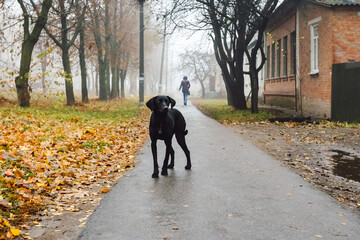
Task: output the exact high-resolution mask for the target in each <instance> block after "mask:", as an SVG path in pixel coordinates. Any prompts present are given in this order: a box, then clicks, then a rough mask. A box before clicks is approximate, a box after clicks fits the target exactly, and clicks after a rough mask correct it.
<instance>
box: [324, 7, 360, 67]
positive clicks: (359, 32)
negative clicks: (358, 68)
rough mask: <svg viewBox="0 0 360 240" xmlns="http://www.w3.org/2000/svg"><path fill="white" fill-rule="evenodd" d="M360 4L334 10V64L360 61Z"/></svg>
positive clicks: (332, 18)
mask: <svg viewBox="0 0 360 240" xmlns="http://www.w3.org/2000/svg"><path fill="white" fill-rule="evenodd" d="M359 14H360V6H352V7H351V8H344V7H339V8H337V9H335V10H334V11H333V12H332V16H331V18H330V19H331V23H332V30H333V46H334V47H333V53H334V64H335V63H344V62H348V61H349V60H350V59H351V60H355V61H360V16H359Z"/></svg>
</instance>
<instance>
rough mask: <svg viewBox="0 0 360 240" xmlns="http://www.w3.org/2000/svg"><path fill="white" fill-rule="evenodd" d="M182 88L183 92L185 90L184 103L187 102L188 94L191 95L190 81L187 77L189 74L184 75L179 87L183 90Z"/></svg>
mask: <svg viewBox="0 0 360 240" xmlns="http://www.w3.org/2000/svg"><path fill="white" fill-rule="evenodd" d="M181 88H182V92H183V95H184V105H186V104H187V96H188V95H190V90H189V88H190V82H189V80H188V78H187V76H184V77H183V80H182V81H181V84H180V88H179V91H180V90H181Z"/></svg>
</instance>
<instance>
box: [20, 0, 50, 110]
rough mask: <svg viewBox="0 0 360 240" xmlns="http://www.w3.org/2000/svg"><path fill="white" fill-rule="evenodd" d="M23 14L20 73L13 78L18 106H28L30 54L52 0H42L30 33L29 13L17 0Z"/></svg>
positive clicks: (43, 24) (21, 2)
mask: <svg viewBox="0 0 360 240" xmlns="http://www.w3.org/2000/svg"><path fill="white" fill-rule="evenodd" d="M18 3H19V4H20V6H21V8H22V10H23V15H24V24H23V27H24V41H23V43H22V45H21V60H20V73H19V76H17V77H16V78H15V85H16V92H17V97H18V104H19V106H20V107H30V94H29V74H30V63H31V56H32V52H33V50H34V46H35V44H36V43H37V41H38V40H39V37H40V33H41V31H42V29H43V28H44V26H45V24H46V22H47V17H48V12H49V9H50V7H51V4H52V0H44V2H43V4H42V7H41V11H40V14H39V16H38V18H37V20H36V22H35V26H34V28H33V30H32V32H31V34H30V32H29V15H28V13H27V11H26V8H25V6H24V3H23V1H21V0H18Z"/></svg>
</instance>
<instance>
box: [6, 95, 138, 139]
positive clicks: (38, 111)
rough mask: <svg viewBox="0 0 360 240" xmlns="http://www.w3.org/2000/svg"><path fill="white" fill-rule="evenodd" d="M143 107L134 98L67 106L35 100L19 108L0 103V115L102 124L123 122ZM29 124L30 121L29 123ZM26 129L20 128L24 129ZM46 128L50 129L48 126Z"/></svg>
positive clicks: (56, 102)
mask: <svg viewBox="0 0 360 240" xmlns="http://www.w3.org/2000/svg"><path fill="white" fill-rule="evenodd" d="M143 110H144V107H139V104H138V100H137V99H135V98H129V99H116V100H111V101H104V102H102V101H97V100H92V101H91V102H90V103H89V104H77V105H76V106H74V107H67V106H65V105H64V104H62V103H61V104H60V102H59V101H49V104H46V102H37V103H36V105H35V104H32V105H31V107H29V108H21V107H18V106H16V105H8V104H5V105H2V106H1V104H0V116H2V117H5V116H11V115H12V116H14V115H15V116H16V115H19V116H26V115H27V114H30V115H33V116H36V117H39V122H38V123H37V124H39V125H41V124H42V123H41V120H40V119H42V118H54V119H57V120H59V121H60V122H76V123H77V122H79V123H86V122H88V121H97V122H101V123H103V124H109V123H112V122H120V123H121V122H124V121H127V120H129V119H132V118H134V117H136V116H138V115H139V114H140V113H141V112H142V111H143ZM29 124H31V123H29ZM26 130H27V129H22V131H26ZM48 130H51V129H50V128H49V129H48ZM59 137H60V136H59Z"/></svg>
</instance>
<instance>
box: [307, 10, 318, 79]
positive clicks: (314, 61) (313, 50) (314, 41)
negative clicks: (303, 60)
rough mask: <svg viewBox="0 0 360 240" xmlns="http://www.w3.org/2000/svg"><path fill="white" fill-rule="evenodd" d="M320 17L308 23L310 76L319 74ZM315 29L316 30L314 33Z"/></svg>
mask: <svg viewBox="0 0 360 240" xmlns="http://www.w3.org/2000/svg"><path fill="white" fill-rule="evenodd" d="M320 20H321V17H318V18H315V19H313V20H311V21H310V22H308V25H309V26H310V71H311V72H310V74H318V73H319V22H320ZM315 29H316V30H317V31H316V32H315Z"/></svg>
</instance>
